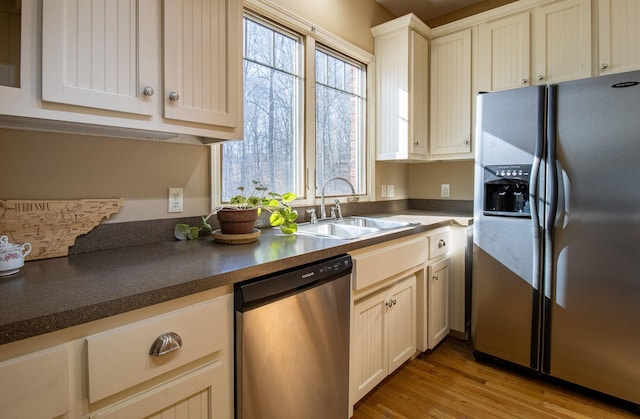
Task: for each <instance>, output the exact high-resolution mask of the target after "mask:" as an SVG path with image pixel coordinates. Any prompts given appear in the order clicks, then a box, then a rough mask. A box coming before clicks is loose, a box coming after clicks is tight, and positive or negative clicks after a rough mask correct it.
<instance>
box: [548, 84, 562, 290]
mask: <svg viewBox="0 0 640 419" xmlns="http://www.w3.org/2000/svg"><path fill="white" fill-rule="evenodd" d="M547 103H548V108H549V109H548V112H547V138H548V142H547V166H548V168H547V173H548V176H547V188H548V191H547V197H548V200H549V203H548V204H549V212H548V213H547V217H546V221H545V226H544V237H545V249H546V251H545V266H546V267H547V269H551V266H553V265H552V263H551V262H552V260H553V247H552V246H553V230H554V227H555V224H556V218H557V216H558V215H557V213H558V181H559V179H558V161H557V154H556V143H557V139H558V138H557V133H558V86H557V85H550V86H549V98H548V102H547ZM550 273H551V272H549V275H547V274H545V278H547V280H546V281H545V296H546V297H547V298H550V297H551V281H550V279H551V275H550Z"/></svg>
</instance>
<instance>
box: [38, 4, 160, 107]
mask: <svg viewBox="0 0 640 419" xmlns="http://www.w3.org/2000/svg"><path fill="white" fill-rule="evenodd" d="M150 5H153V3H151V4H150ZM42 9H43V10H42V15H43V20H42V34H43V36H42V66H43V72H42V99H43V100H44V101H47V102H57V103H65V104H69V105H78V106H86V107H90V108H98V109H108V110H113V111H120V112H128V113H135V114H142V115H152V114H153V112H154V103H153V102H154V99H155V98H154V97H153V96H154V95H153V93H152V92H155V91H158V93H160V92H161V91H160V88H159V86H158V81H159V80H158V76H159V74H158V72H157V71H155V72H154V66H155V65H156V64H157V58H156V51H155V49H154V47H157V43H155V44H156V45H153V44H152V45H149V44H145V43H144V42H145V41H147V40H148V39H149V38H151V36H152V34H153V28H154V26H153V19H147V17H151V15H153V14H156V15H157V14H158V13H160V11H159V10H158V7H145V8H143V9H142V10H138V1H137V0H125V1H106V2H105V1H94V0H48V1H45V2H44V3H43V5H42ZM144 89H147V90H144ZM143 91H146V92H147V95H145V94H144V93H143Z"/></svg>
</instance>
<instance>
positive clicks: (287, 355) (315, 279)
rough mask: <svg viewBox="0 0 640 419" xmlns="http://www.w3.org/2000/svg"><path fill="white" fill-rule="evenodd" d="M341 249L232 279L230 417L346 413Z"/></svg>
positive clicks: (345, 275)
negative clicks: (304, 262) (261, 273)
mask: <svg viewBox="0 0 640 419" xmlns="http://www.w3.org/2000/svg"><path fill="white" fill-rule="evenodd" d="M351 267H352V262H351V257H350V256H348V255H343V256H339V257H336V258H331V259H326V260H323V261H320V262H316V263H312V264H309V265H305V266H300V267H296V268H293V269H291V270H288V271H282V272H278V273H275V274H273V275H268V276H264V277H260V278H256V279H253V280H250V281H245V282H242V283H238V284H236V285H235V287H234V288H235V289H234V291H235V312H236V316H235V321H236V338H235V341H236V342H235V345H236V349H235V353H236V368H235V369H236V372H235V380H236V418H238V419H252V418H261V419H271V418H274V419H275V418H278V419H283V418H305V419H313V418H317V419H340V418H348V416H349V302H350V294H349V288H350V273H351Z"/></svg>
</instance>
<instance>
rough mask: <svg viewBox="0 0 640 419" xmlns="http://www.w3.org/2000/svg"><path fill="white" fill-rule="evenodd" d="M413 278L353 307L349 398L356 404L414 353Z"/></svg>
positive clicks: (414, 278) (414, 301) (369, 297)
mask: <svg viewBox="0 0 640 419" xmlns="http://www.w3.org/2000/svg"><path fill="white" fill-rule="evenodd" d="M416 278H417V274H416V273H412V274H409V275H408V276H406V277H403V278H402V279H400V280H398V281H397V282H394V284H393V285H391V286H390V287H389V288H385V289H383V290H381V291H378V292H376V293H374V294H373V295H370V296H367V297H365V298H364V299H362V300H360V301H357V302H356V303H355V304H354V308H353V319H352V327H353V330H352V336H353V338H352V341H351V344H352V346H353V348H352V352H351V377H352V378H351V395H352V401H353V403H355V402H356V401H357V400H359V399H361V398H362V397H363V396H364V395H365V394H367V393H368V392H369V391H371V390H372V389H373V388H374V387H375V386H376V385H377V384H378V383H380V382H381V381H382V380H383V379H384V378H385V377H386V376H387V375H389V374H390V373H392V372H393V371H395V370H396V369H397V368H398V367H399V366H400V365H402V363H403V362H405V361H406V360H408V359H410V358H411V356H412V355H413V354H414V353H415V351H416V328H415V325H416Z"/></svg>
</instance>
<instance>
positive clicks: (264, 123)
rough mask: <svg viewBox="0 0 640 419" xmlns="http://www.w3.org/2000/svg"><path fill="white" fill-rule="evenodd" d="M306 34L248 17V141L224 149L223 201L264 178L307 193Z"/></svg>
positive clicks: (276, 186)
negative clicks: (304, 182) (302, 185)
mask: <svg viewBox="0 0 640 419" xmlns="http://www.w3.org/2000/svg"><path fill="white" fill-rule="evenodd" d="M301 48H302V39H301V38H300V37H298V36H295V35H293V34H291V33H288V32H285V31H284V30H282V29H278V28H276V27H274V26H272V25H269V26H267V24H266V23H265V22H262V21H260V20H258V19H256V18H248V17H245V19H244V63H243V64H244V65H243V71H244V140H243V141H238V142H231V143H226V144H224V146H223V150H222V202H226V201H229V200H230V198H231V197H232V196H234V195H236V194H237V190H236V189H237V188H238V187H239V186H244V187H246V188H249V187H250V186H251V182H252V181H253V180H258V181H261V182H262V183H263V184H264V185H265V186H267V187H268V188H269V189H270V190H272V191H276V192H281V193H283V192H289V191H291V192H295V193H297V194H298V195H304V191H302V190H301V188H300V187H299V185H298V183H297V181H298V179H299V178H300V177H301V176H302V175H303V173H304V170H303V169H304V168H303V165H302V162H303V158H302V157H303V154H302V153H303V147H302V142H301V141H300V139H301V138H302V128H303V127H302V120H301V117H300V116H301V115H302V112H301V111H302V104H303V103H304V102H303V100H302V88H301V84H302V80H303V77H302V74H303V73H302V71H303V66H302V64H301V62H302V58H301V57H302V53H301Z"/></svg>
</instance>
